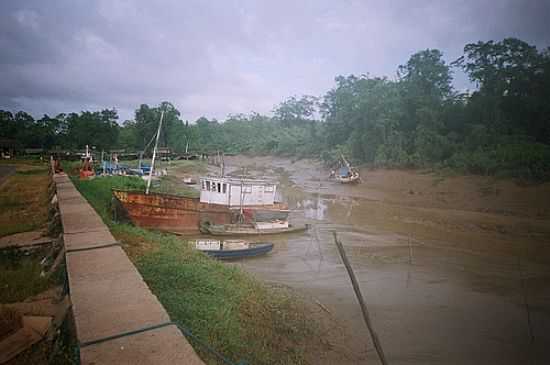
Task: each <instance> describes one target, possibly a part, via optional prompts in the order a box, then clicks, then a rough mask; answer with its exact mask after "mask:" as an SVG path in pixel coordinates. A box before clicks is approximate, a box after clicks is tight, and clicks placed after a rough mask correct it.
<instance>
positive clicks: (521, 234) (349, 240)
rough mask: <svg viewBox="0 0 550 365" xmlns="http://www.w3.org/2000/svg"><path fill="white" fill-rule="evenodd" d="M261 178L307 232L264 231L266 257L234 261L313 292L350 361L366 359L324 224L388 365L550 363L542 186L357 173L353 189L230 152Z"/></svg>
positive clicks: (357, 317)
mask: <svg viewBox="0 0 550 365" xmlns="http://www.w3.org/2000/svg"><path fill="white" fill-rule="evenodd" d="M226 163H227V165H228V170H229V171H231V170H233V171H237V170H239V169H240V168H241V167H242V166H245V167H247V170H248V172H249V173H251V174H254V175H258V176H259V175H264V176H272V177H273V178H275V179H277V180H279V181H280V183H281V193H282V196H283V198H284V200H286V201H287V202H288V203H289V206H290V208H291V209H292V210H293V212H292V216H291V218H292V219H293V220H294V221H295V222H297V223H302V222H307V223H310V224H312V225H313V228H312V229H311V230H309V231H308V232H307V233H305V234H301V235H291V236H286V237H284V236H281V237H275V239H274V241H275V242H276V245H275V248H274V250H273V252H272V254H271V255H268V256H266V257H261V258H256V259H253V260H243V261H240V262H239V263H237V264H238V265H241V266H242V267H243V268H245V269H246V270H248V271H250V272H253V273H255V274H257V275H258V276H259V277H261V278H263V279H264V280H268V281H272V282H276V283H281V284H286V285H289V286H291V287H293V288H296V289H299V290H301V291H303V292H304V293H307V294H308V295H310V296H312V297H314V298H316V299H317V300H318V301H319V303H322V305H323V306H325V307H326V308H327V309H328V310H329V311H330V312H331V314H332V315H333V316H334V317H335V318H337V319H338V320H340V321H341V322H342V323H343V324H344V327H345V329H346V330H347V331H348V333H349V334H351V336H350V337H351V338H352V340H350V341H349V343H347V344H345V346H347V348H348V349H349V351H350V354H353V356H352V357H350V361H349V363H350V364H351V363H356V362H357V361H358V360H362V359H366V360H367V361H369V363H377V358H376V353H375V352H374V349H373V346H372V344H371V343H370V340H368V338H369V336H368V333H367V330H366V328H365V326H364V324H363V322H362V320H361V313H360V309H359V307H358V305H357V302H356V299H355V297H354V294H353V290H352V288H351V284H350V282H349V279H348V277H347V274H346V271H345V268H344V267H343V265H342V264H341V261H340V258H339V256H338V252H337V250H336V247H335V246H334V243H333V242H332V234H331V231H332V230H335V231H336V232H338V235H339V237H340V239H341V240H342V242H343V243H344V246H345V247H346V250H347V252H348V256H349V257H350V259H351V261H352V264H353V266H354V269H355V272H356V275H357V276H358V280H359V282H360V285H361V289H362V291H363V293H364V294H365V297H366V301H367V303H368V305H369V307H370V311H371V315H372V317H373V322H374V325H375V327H376V329H377V331H378V332H379V336H380V339H381V342H382V345H383V347H384V350H385V352H386V356H387V358H388V361H389V363H391V364H426V363H438V364H465V363H467V364H525V363H533V364H546V363H548V362H549V361H550V349H548V347H547V346H546V344H548V343H550V285H549V283H550V211H549V207H550V184H543V185H537V186H521V185H517V184H516V183H514V182H512V181H507V180H495V179H492V178H486V177H474V176H466V177H464V176H454V177H453V176H451V177H443V176H440V175H437V174H433V173H420V172H417V171H397V170H393V171H392V170H390V171H388V170H378V171H366V170H365V171H362V176H363V177H364V178H365V180H364V182H363V184H361V185H358V186H353V187H350V186H344V185H338V184H337V183H335V182H331V181H329V180H328V179H327V176H328V171H326V170H325V169H323V168H322V166H321V165H320V163H318V162H316V161H311V160H309V161H308V160H301V161H297V162H295V163H292V162H291V161H290V160H287V159H282V158H271V157H255V158H249V157H243V156H236V157H229V158H227V159H226Z"/></svg>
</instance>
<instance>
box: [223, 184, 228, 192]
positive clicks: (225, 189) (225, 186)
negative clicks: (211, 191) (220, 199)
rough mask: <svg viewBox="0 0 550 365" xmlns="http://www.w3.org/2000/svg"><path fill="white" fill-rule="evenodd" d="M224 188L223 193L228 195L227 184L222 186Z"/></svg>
mask: <svg viewBox="0 0 550 365" xmlns="http://www.w3.org/2000/svg"><path fill="white" fill-rule="evenodd" d="M222 187H223V193H224V194H225V193H227V184H222Z"/></svg>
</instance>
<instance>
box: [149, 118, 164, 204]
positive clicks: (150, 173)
mask: <svg viewBox="0 0 550 365" xmlns="http://www.w3.org/2000/svg"><path fill="white" fill-rule="evenodd" d="M162 118H164V110H163V111H161V112H160V121H159V128H158V130H157V138H156V140H155V147H154V148H153V159H152V161H151V169H150V170H149V180H147V187H146V188H145V194H149V189H150V188H151V180H152V179H153V170H154V168H155V157H157V147H158V144H159V137H160V129H161V128H162Z"/></svg>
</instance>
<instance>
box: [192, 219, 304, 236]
mask: <svg viewBox="0 0 550 365" xmlns="http://www.w3.org/2000/svg"><path fill="white" fill-rule="evenodd" d="M285 223H286V224H285ZM308 228H309V226H308V225H307V224H306V225H299V226H295V225H292V224H288V222H284V223H276V222H256V223H234V224H202V225H201V231H202V232H203V233H208V234H211V235H214V236H259V235H267V234H281V233H298V232H304V231H307V229H308Z"/></svg>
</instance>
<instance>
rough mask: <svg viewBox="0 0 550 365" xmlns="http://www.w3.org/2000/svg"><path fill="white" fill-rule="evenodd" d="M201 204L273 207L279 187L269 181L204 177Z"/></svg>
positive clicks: (202, 179)
mask: <svg viewBox="0 0 550 365" xmlns="http://www.w3.org/2000/svg"><path fill="white" fill-rule="evenodd" d="M200 182H201V198H200V201H201V203H209V204H220V205H227V206H229V207H231V208H232V207H240V206H241V205H242V206H243V207H246V206H262V205H273V203H274V202H275V193H276V191H277V185H275V183H273V182H271V181H268V180H260V179H239V178H231V177H202V178H201V179H200Z"/></svg>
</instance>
